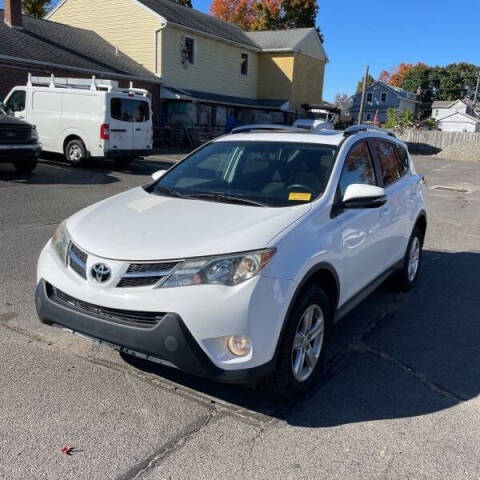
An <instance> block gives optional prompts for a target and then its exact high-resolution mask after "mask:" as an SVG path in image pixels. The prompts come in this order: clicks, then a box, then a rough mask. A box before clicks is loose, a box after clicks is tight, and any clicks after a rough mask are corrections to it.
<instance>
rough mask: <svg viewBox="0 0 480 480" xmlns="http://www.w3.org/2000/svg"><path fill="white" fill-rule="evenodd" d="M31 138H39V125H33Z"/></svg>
mask: <svg viewBox="0 0 480 480" xmlns="http://www.w3.org/2000/svg"><path fill="white" fill-rule="evenodd" d="M30 138H31V139H32V140H38V130H37V127H36V126H35V125H32V131H31V133H30Z"/></svg>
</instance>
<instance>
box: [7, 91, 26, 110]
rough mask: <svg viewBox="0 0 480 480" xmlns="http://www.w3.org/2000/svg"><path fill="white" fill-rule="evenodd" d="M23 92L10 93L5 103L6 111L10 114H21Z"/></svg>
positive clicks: (23, 104) (23, 106) (23, 105)
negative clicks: (9, 111)
mask: <svg viewBox="0 0 480 480" xmlns="http://www.w3.org/2000/svg"><path fill="white" fill-rule="evenodd" d="M25 96H26V93H25V90H17V91H15V92H13V93H12V95H11V97H10V98H9V99H8V102H7V109H10V110H12V112H23V110H25Z"/></svg>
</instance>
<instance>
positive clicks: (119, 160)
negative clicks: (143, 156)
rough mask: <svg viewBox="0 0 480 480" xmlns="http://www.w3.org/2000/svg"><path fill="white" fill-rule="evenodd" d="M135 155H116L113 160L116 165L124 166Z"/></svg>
mask: <svg viewBox="0 0 480 480" xmlns="http://www.w3.org/2000/svg"><path fill="white" fill-rule="evenodd" d="M135 158H137V157H118V158H114V159H113V161H114V162H115V164H116V165H117V167H120V168H125V167H127V166H128V165H130V164H131V163H132V162H133V161H134V160H135Z"/></svg>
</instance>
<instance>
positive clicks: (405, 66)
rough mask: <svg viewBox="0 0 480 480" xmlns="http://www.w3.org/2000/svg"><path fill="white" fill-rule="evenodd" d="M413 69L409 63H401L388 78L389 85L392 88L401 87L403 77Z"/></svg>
mask: <svg viewBox="0 0 480 480" xmlns="http://www.w3.org/2000/svg"><path fill="white" fill-rule="evenodd" d="M412 68H413V65H412V64H411V63H401V64H400V65H399V66H398V67H396V68H395V69H394V70H393V73H392V75H391V77H390V85H392V86H394V87H401V86H402V83H403V79H404V77H405V75H406V74H407V73H408V72H409V71H410V70H411V69H412Z"/></svg>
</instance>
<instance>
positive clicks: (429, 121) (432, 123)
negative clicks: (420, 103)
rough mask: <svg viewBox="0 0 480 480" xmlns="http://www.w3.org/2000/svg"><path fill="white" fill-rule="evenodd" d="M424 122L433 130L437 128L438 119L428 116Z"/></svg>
mask: <svg viewBox="0 0 480 480" xmlns="http://www.w3.org/2000/svg"><path fill="white" fill-rule="evenodd" d="M423 124H424V125H426V126H427V127H428V128H430V129H431V130H436V129H437V121H436V120H435V119H434V118H432V117H430V118H426V119H425V120H424V121H423Z"/></svg>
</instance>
